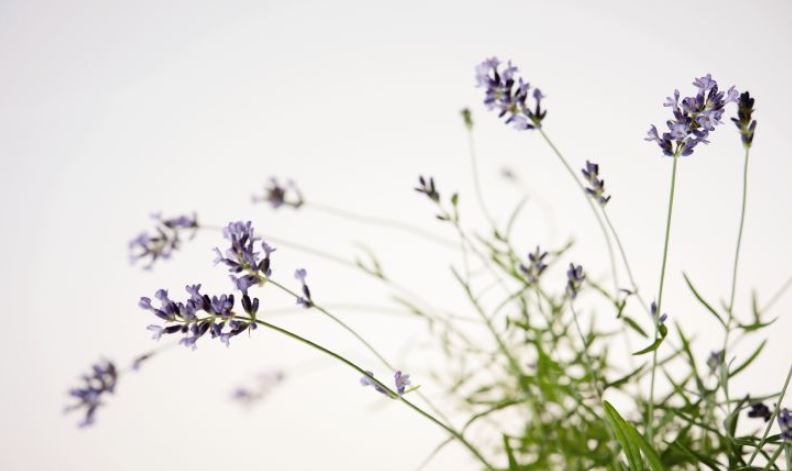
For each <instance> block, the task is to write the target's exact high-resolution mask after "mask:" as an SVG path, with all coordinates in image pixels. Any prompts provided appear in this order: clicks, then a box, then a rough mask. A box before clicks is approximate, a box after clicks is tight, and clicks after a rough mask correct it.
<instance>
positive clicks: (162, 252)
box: [129, 213, 199, 269]
mask: <svg viewBox="0 0 792 471" xmlns="http://www.w3.org/2000/svg"><path fill="white" fill-rule="evenodd" d="M151 217H152V219H154V220H155V221H156V226H155V227H154V234H150V233H148V232H142V233H140V234H139V235H138V236H137V237H135V238H134V239H132V240H131V241H129V260H130V262H131V263H133V264H134V263H135V262H137V261H138V260H143V259H148V263H147V264H146V265H145V266H144V268H145V269H150V268H151V267H152V266H153V265H154V263H155V262H156V261H157V260H160V259H163V260H167V259H169V258H170V257H171V255H173V253H174V252H176V251H177V250H179V248H180V247H181V242H182V234H183V232H184V231H190V239H192V238H193V237H195V233H196V231H197V229H198V227H199V226H198V219H197V216H196V215H195V214H193V215H192V216H187V215H182V216H177V217H174V218H169V219H165V218H163V217H162V216H161V215H160V214H159V213H157V214H152V215H151Z"/></svg>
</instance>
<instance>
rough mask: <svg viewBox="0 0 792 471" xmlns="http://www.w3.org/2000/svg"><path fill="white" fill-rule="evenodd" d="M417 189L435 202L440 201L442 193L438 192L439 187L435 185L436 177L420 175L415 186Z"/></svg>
mask: <svg viewBox="0 0 792 471" xmlns="http://www.w3.org/2000/svg"><path fill="white" fill-rule="evenodd" d="M415 191H417V192H418V193H423V194H424V195H426V196H427V197H429V199H430V200H432V201H434V202H435V203H437V202H439V201H440V193H438V192H437V187H436V186H435V182H434V178H432V177H429V178H428V179H427V178H424V177H422V176H419V177H418V186H417V187H415Z"/></svg>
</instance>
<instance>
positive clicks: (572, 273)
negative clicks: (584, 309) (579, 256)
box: [566, 263, 586, 299]
mask: <svg viewBox="0 0 792 471" xmlns="http://www.w3.org/2000/svg"><path fill="white" fill-rule="evenodd" d="M585 279H586V274H585V273H583V266H582V265H575V264H574V263H570V264H569V270H567V286H566V292H567V295H568V296H569V297H570V298H572V299H575V298H576V297H577V294H578V291H580V287H581V285H582V284H583V280H585Z"/></svg>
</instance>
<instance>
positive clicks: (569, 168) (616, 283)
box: [539, 128, 619, 292]
mask: <svg viewBox="0 0 792 471" xmlns="http://www.w3.org/2000/svg"><path fill="white" fill-rule="evenodd" d="M539 134H541V135H542V137H543V138H544V140H545V142H546V143H547V145H548V146H550V149H552V150H553V153H555V155H556V156H557V157H558V160H560V161H561V163H562V164H563V165H564V168H565V169H566V170H567V172H568V173H569V175H570V176H571V177H572V179H573V180H574V181H575V183H576V184H577V186H578V188H579V189H580V191H581V192H582V193H583V197H584V198H585V199H586V202H587V203H588V205H589V207H590V208H591V212H592V213H594V217H596V218H597V224H599V227H600V230H601V231H602V235H603V236H604V237H605V244H606V245H607V247H608V258H609V259H610V265H611V273H612V274H613V284H614V292H616V291H618V290H619V277H618V273H617V271H616V259H615V257H614V255H613V245H612V244H611V240H610V236H608V230H607V229H606V228H605V224H604V223H603V222H602V216H600V214H599V211H597V207H596V206H594V203H593V202H592V201H591V198H590V197H589V195H588V193H586V188H585V187H584V186H583V183H581V182H580V178H578V175H577V173H576V172H575V171H574V170H573V169H572V166H571V165H569V162H567V160H566V159H565V158H564V156H563V154H561V152H560V151H559V150H558V148H557V147H556V146H555V144H553V141H551V140H550V138H549V137H547V134H545V132H544V130H543V129H542V128H539Z"/></svg>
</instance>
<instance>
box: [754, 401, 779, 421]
mask: <svg viewBox="0 0 792 471" xmlns="http://www.w3.org/2000/svg"><path fill="white" fill-rule="evenodd" d="M772 415H773V413H772V412H770V408H769V407H767V406H766V405H764V403H763V402H756V403H754V404H751V410H749V411H748V417H751V418H752V419H764V421H765V422H768V421H769V420H770V417H772Z"/></svg>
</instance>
